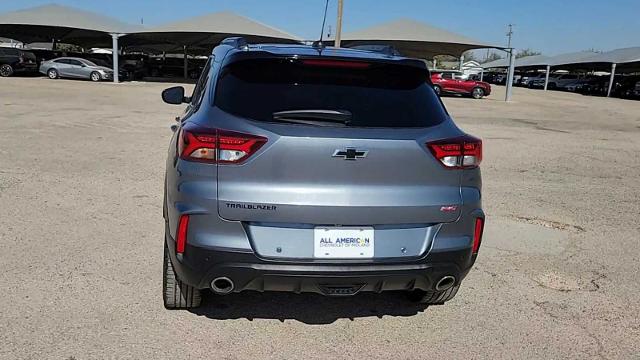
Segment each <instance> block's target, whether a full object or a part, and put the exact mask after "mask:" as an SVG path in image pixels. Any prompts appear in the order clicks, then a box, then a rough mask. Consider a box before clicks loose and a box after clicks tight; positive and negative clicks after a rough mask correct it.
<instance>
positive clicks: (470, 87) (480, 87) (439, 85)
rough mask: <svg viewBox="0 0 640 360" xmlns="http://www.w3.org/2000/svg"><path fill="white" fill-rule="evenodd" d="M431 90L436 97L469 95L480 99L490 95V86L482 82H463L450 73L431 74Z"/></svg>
mask: <svg viewBox="0 0 640 360" xmlns="http://www.w3.org/2000/svg"><path fill="white" fill-rule="evenodd" d="M431 82H432V83H433V89H434V90H435V91H436V93H437V94H438V95H440V94H443V93H450V94H462V95H469V96H471V97H473V98H474V99H481V98H482V97H484V96H487V95H489V94H491V85H489V84H488V83H486V82H484V81H475V80H464V79H462V78H461V77H460V76H459V75H458V74H455V73H451V72H434V73H431Z"/></svg>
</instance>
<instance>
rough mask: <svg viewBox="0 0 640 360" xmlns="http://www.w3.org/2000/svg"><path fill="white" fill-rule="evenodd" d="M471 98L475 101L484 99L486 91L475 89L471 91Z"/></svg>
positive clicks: (479, 88)
mask: <svg viewBox="0 0 640 360" xmlns="http://www.w3.org/2000/svg"><path fill="white" fill-rule="evenodd" d="M471 97H472V98H474V99H476V100H477V99H482V98H483V97H484V89H483V88H481V87H475V88H473V90H471Z"/></svg>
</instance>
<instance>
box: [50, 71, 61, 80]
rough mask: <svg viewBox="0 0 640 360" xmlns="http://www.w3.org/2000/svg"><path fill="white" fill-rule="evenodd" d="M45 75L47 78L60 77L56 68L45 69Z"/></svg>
mask: <svg viewBox="0 0 640 360" xmlns="http://www.w3.org/2000/svg"><path fill="white" fill-rule="evenodd" d="M47 76H48V77H49V79H57V78H59V77H60V74H58V70H56V69H49V70H47Z"/></svg>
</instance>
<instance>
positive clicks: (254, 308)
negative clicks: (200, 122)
mask: <svg viewBox="0 0 640 360" xmlns="http://www.w3.org/2000/svg"><path fill="white" fill-rule="evenodd" d="M167 86H168V85H167V84H157V83H156V84H152V83H125V84H119V85H114V84H108V83H102V84H94V83H90V82H83V81H68V80H58V81H52V80H47V79H41V78H2V79H0V109H1V110H0V204H1V205H2V206H0V245H2V251H0V285H1V286H2V290H1V291H0V303H1V304H2V305H3V306H2V311H1V312H0V344H2V345H0V358H3V359H4V358H6V359H78V360H79V359H153V358H158V359H160V358H162V359H168V358H175V359H178V358H205V357H209V358H214V357H215V358H222V359H236V358H238V359H243V358H248V359H285V358H286V359H294V358H305V359H315V358H318V359H325V358H370V359H377V358H381V359H389V358H394V359H417V358H457V359H460V358H478V359H481V358H489V359H515V358H520V359H522V358H553V359H560V358H607V359H633V358H635V359H640V350H639V349H640V345H639V342H638V339H640V316H639V314H640V301H639V300H638V299H640V285H639V280H638V279H640V274H639V268H640V265H639V257H640V251H638V241H639V234H640V222H639V221H638V215H639V214H640V205H639V204H640V180H639V179H640V156H638V154H639V153H640V102H639V101H625V100H620V99H604V98H594V97H584V96H580V95H576V94H568V93H558V92H548V93H544V92H542V91H533V90H528V89H519V88H518V89H515V93H514V99H515V101H513V102H512V103H508V104H507V103H504V102H501V101H500V99H501V98H502V96H503V95H502V91H503V90H502V88H497V89H496V90H495V93H494V94H493V95H492V96H490V97H489V98H487V99H485V100H481V101H476V100H471V99H465V98H453V97H450V98H445V102H446V104H447V106H448V109H449V111H450V112H451V113H452V115H453V116H454V118H455V119H456V120H457V122H458V124H459V125H460V126H461V127H462V128H464V129H465V130H467V131H468V132H470V133H472V134H474V135H477V136H480V137H482V138H483V139H484V144H485V159H484V162H483V178H484V182H485V184H484V195H485V202H484V207H485V210H486V212H487V215H488V225H487V229H486V232H485V238H484V243H483V247H482V249H481V253H480V256H479V258H478V261H477V263H476V266H475V267H474V269H473V270H472V271H471V273H470V274H469V276H468V277H467V279H466V280H465V281H464V283H463V287H462V289H461V290H460V292H459V293H458V296H457V297H456V298H455V299H454V300H453V301H451V302H449V303H447V304H446V305H445V306H434V307H429V308H427V309H425V308H423V307H418V306H415V305H413V304H411V303H408V302H407V301H405V300H404V298H403V297H402V296H400V295H399V294H383V295H366V294H364V295H358V296H356V297H351V298H340V299H336V298H323V297H321V296H317V295H291V294H280V293H265V294H259V293H246V294H242V295H231V296H227V297H223V298H216V297H209V298H208V299H207V305H206V306H205V307H203V308H202V309H199V310H196V311H193V312H189V311H167V310H165V309H164V308H163V306H162V300H161V285H162V281H161V269H162V245H161V244H162V232H163V220H162V178H163V172H164V161H165V155H166V147H167V144H168V140H169V137H170V134H171V131H170V130H169V126H170V125H171V124H172V123H173V120H172V119H173V117H174V116H175V115H176V114H178V113H179V111H180V108H179V107H172V106H170V105H165V104H163V103H162V101H161V99H160V95H159V94H160V90H161V89H163V88H165V87H167ZM188 87H189V88H191V86H188Z"/></svg>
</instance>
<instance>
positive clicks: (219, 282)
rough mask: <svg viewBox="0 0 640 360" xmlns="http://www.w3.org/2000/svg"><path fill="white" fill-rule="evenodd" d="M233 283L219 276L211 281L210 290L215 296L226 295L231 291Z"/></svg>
mask: <svg viewBox="0 0 640 360" xmlns="http://www.w3.org/2000/svg"><path fill="white" fill-rule="evenodd" d="M233 288H234V286H233V281H231V279H229V278H228V277H225V276H221V277H217V278H215V279H213V281H211V290H213V292H214V293H216V294H221V295H226V294H228V293H230V292H232V291H233Z"/></svg>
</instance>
